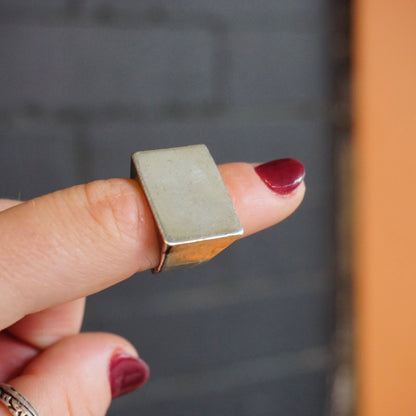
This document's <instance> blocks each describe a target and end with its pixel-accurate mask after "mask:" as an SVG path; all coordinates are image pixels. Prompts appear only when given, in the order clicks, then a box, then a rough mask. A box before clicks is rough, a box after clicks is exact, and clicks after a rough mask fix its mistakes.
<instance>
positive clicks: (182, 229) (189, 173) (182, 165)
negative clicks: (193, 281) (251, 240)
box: [131, 145, 243, 272]
mask: <svg viewBox="0 0 416 416" xmlns="http://www.w3.org/2000/svg"><path fill="white" fill-rule="evenodd" d="M131 171H132V177H133V178H135V179H137V180H138V181H139V183H140V185H141V186H142V188H143V190H144V193H145V195H146V197H147V199H148V201H149V204H150V207H151V209H152V211H153V215H154V217H155V220H156V223H157V226H158V228H159V231H160V235H161V239H162V253H161V259H160V264H159V266H158V267H157V268H156V269H155V271H156V272H160V271H166V270H170V269H176V268H182V267H190V266H195V265H198V264H200V263H202V262H205V261H207V260H209V259H211V258H212V257H214V256H215V255H216V254H218V253H219V252H220V251H221V250H223V249H225V248H226V247H227V246H228V245H230V244H231V243H232V242H233V241H235V240H236V239H238V238H239V237H240V236H241V235H242V234H243V228H242V226H241V223H240V220H239V219H238V216H237V213H236V211H235V209H234V206H233V203H232V201H231V198H230V196H229V194H228V192H227V189H226V187H225V184H224V182H223V180H222V177H221V175H220V173H219V171H218V169H217V166H216V164H215V162H214V160H213V158H212V156H211V154H210V153H209V151H208V149H207V147H206V146H205V145H194V146H185V147H176V148H171V149H161V150H150V151H143V152H136V153H134V154H133V155H132V170H131Z"/></svg>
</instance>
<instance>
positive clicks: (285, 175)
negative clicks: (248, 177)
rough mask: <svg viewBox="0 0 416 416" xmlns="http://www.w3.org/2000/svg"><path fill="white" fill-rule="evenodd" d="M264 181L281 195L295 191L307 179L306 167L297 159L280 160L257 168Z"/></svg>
mask: <svg viewBox="0 0 416 416" xmlns="http://www.w3.org/2000/svg"><path fill="white" fill-rule="evenodd" d="M255 171H256V172H257V174H258V175H259V176H260V178H261V179H262V181H263V182H264V183H265V184H266V185H267V186H268V187H269V188H270V189H271V190H272V191H273V192H276V193H277V194H279V195H287V194H290V193H291V192H292V191H294V190H295V189H296V188H297V187H298V186H299V185H300V184H301V182H302V181H303V178H304V177H305V167H304V166H303V165H302V163H300V162H299V161H298V160H296V159H278V160H272V161H271V162H267V163H263V164H262V165H259V166H257V167H256V168H255Z"/></svg>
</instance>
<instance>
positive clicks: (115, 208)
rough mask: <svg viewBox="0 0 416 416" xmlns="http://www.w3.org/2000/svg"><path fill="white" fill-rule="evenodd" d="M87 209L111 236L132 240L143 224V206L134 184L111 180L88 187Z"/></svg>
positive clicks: (125, 180) (128, 181) (93, 183)
mask: <svg viewBox="0 0 416 416" xmlns="http://www.w3.org/2000/svg"><path fill="white" fill-rule="evenodd" d="M84 193H85V201H86V207H87V210H88V212H89V215H90V217H91V218H92V219H93V221H94V223H95V224H98V226H99V228H100V229H102V230H103V231H104V233H106V234H109V235H110V236H111V237H114V236H115V237H118V238H121V239H125V238H128V239H132V238H136V237H137V232H138V229H139V226H140V222H141V221H142V219H143V217H144V215H143V204H142V201H141V198H140V193H139V191H138V188H137V186H136V185H135V184H134V182H132V181H130V180H128V179H108V180H101V181H95V182H91V183H89V184H86V185H84Z"/></svg>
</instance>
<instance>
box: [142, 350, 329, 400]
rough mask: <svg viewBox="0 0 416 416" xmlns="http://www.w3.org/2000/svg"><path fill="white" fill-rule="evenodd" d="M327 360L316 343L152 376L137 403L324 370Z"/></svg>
mask: <svg viewBox="0 0 416 416" xmlns="http://www.w3.org/2000/svg"><path fill="white" fill-rule="evenodd" d="M329 360H330V356H329V354H328V351H327V350H326V348H324V347H319V346H317V347H316V348H310V349H306V350H301V351H298V352H295V353H283V354H280V355H277V356H272V357H259V358H255V359H252V360H247V361H244V362H239V363H234V364H231V365H228V366H227V367H224V368H219V369H214V370H210V371H203V372H200V373H195V374H182V375H178V376H167V377H163V378H160V379H154V380H153V381H152V383H151V384H150V385H149V386H148V388H147V390H146V392H145V393H143V395H142V397H141V401H140V405H148V404H153V403H155V402H156V403H157V402H163V401H176V400H182V399H187V398H189V397H195V396H210V395H212V394H218V393H224V392H226V391H230V390H235V389H239V388H243V387H248V386H254V385H256V384H260V383H269V382H271V381H277V380H281V379H284V378H286V377H293V376H297V375H301V374H305V373H313V372H318V371H324V370H326V369H327V367H328V364H329ZM247 374H249V375H250V377H247ZM195 380H198V382H195Z"/></svg>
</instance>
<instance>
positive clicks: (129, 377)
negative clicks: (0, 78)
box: [110, 353, 150, 399]
mask: <svg viewBox="0 0 416 416" xmlns="http://www.w3.org/2000/svg"><path fill="white" fill-rule="evenodd" d="M149 375H150V369H149V366H148V365H147V364H146V363H145V362H144V361H143V360H142V359H140V358H135V357H132V356H130V355H127V354H119V353H118V354H114V355H113V357H112V358H111V362H110V384H111V395H112V396H113V399H114V398H115V397H118V396H121V395H123V394H126V393H130V392H131V391H133V390H136V389H137V388H139V387H141V386H142V385H143V384H144V383H146V381H147V379H148V378H149Z"/></svg>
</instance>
